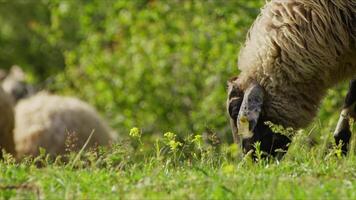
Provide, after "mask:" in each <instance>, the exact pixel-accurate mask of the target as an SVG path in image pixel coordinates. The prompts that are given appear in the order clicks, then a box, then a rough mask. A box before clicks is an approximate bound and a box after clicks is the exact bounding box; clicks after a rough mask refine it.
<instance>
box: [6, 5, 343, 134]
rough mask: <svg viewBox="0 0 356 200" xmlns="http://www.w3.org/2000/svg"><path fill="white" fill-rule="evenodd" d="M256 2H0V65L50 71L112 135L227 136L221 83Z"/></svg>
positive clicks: (39, 77)
mask: <svg viewBox="0 0 356 200" xmlns="http://www.w3.org/2000/svg"><path fill="white" fill-rule="evenodd" d="M263 4H264V0H236V1H230V0H221V1H220V0H219V1H213V0H194V1H193V0H191V1H188V0H187V1H180V0H169V1H155V0H133V1H131V0H117V1H114V0H91V1H86V0H76V1H71V0H36V1H21V0H17V1H6V0H5V1H4V0H0V44H1V47H2V48H1V49H0V66H2V67H5V68H8V67H9V66H11V65H12V64H19V65H21V66H23V67H24V68H25V69H26V70H27V71H28V72H29V73H30V74H31V75H32V77H33V80H34V81H35V82H36V81H37V82H39V83H41V82H42V81H44V80H45V79H48V78H49V77H51V78H52V79H53V81H52V82H51V84H49V85H47V88H49V89H51V90H54V91H57V92H60V93H64V94H71V95H75V96H78V97H80V98H82V99H84V100H86V101H88V102H90V103H91V104H93V105H95V106H96V107H97V108H98V109H99V110H100V111H101V112H102V113H103V114H104V115H105V116H106V117H107V118H108V119H109V120H110V123H111V125H112V126H113V127H114V128H115V129H117V130H118V132H125V133H128V130H129V129H130V128H131V127H133V126H137V127H141V128H142V129H143V130H144V132H145V133H161V131H162V132H165V131H174V132H176V133H180V134H186V133H191V132H203V131H207V130H212V131H214V132H217V133H220V134H226V133H230V129H229V125H228V123H227V116H226V114H225V96H226V92H225V90H226V80H227V79H228V78H229V77H231V76H233V75H236V74H237V73H238V72H237V66H236V60H237V55H238V51H239V46H240V45H241V43H243V41H244V38H245V35H246V32H247V30H248V28H249V26H250V25H251V23H252V22H253V20H254V18H255V17H256V16H257V14H258V13H259V9H260V7H262V6H263ZM336 96H338V95H336ZM340 102H341V98H339V97H338V98H336V102H334V103H332V102H331V103H330V102H326V103H325V104H326V105H330V106H335V105H336V104H337V105H339V104H340ZM328 114H329V113H328V112H327V111H325V112H324V113H321V115H328ZM228 135H230V134H228Z"/></svg>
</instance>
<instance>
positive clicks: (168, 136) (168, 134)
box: [164, 132, 176, 140]
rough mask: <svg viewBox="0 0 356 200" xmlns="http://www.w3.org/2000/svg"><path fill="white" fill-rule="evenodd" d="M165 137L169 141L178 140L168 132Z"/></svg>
mask: <svg viewBox="0 0 356 200" xmlns="http://www.w3.org/2000/svg"><path fill="white" fill-rule="evenodd" d="M164 137H165V138H167V139H168V140H174V139H175V138H176V134H174V133H172V132H167V133H165V134H164Z"/></svg>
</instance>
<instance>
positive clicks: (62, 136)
mask: <svg viewBox="0 0 356 200" xmlns="http://www.w3.org/2000/svg"><path fill="white" fill-rule="evenodd" d="M92 131H94V134H93V136H92V138H91V140H90V142H89V146H91V147H93V146H95V145H107V144H109V143H110V142H113V141H114V140H115V135H114V134H113V132H112V131H111V130H110V128H109V127H108V126H107V124H106V123H105V121H104V120H103V119H102V118H101V117H100V116H99V114H98V113H97V112H96V111H95V110H94V108H92V107H91V106H89V105H88V104H86V103H84V102H82V101H80V100H78V99H75V98H71V97H61V96H56V95H50V94H47V93H44V92H41V93H39V94H37V95H35V96H33V97H30V98H27V99H24V100H21V101H20V102H19V103H18V104H17V105H16V108H15V131H14V138H15V143H16V151H17V154H18V157H22V156H23V155H37V154H38V149H39V147H42V148H44V149H46V151H47V153H50V154H52V155H58V154H63V153H65V149H66V145H65V143H66V140H67V138H68V134H72V133H74V134H75V135H74V137H75V138H76V139H75V138H74V144H75V145H76V146H77V148H81V147H82V146H83V145H84V143H85V142H86V140H87V139H88V137H89V135H90V134H91V132H92ZM72 139H73V138H72ZM72 142H73V141H72Z"/></svg>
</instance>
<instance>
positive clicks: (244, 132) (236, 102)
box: [227, 77, 290, 156]
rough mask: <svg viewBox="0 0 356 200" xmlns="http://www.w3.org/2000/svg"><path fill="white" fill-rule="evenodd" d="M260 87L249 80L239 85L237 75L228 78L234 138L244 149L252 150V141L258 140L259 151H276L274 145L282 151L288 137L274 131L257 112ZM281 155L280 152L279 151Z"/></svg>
mask: <svg viewBox="0 0 356 200" xmlns="http://www.w3.org/2000/svg"><path fill="white" fill-rule="evenodd" d="M263 96H264V90H263V88H262V87H261V86H259V84H257V83H251V84H250V85H249V86H248V87H246V89H243V87H241V86H240V85H239V83H238V77H234V78H232V79H230V80H229V81H228V99H227V111H228V113H229V116H230V125H231V129H232V134H233V137H234V142H235V143H238V144H241V146H242V148H243V150H244V152H246V153H247V152H249V151H251V150H252V151H254V145H255V143H256V142H260V149H261V151H263V152H265V153H267V154H270V155H273V156H275V155H277V154H280V153H278V152H276V150H277V149H281V150H283V151H282V152H285V151H286V150H287V149H288V144H289V143H290V139H289V138H288V137H286V136H284V135H281V134H278V133H274V132H273V131H272V130H271V129H270V127H269V126H268V125H266V124H265V122H266V121H269V120H268V119H266V118H265V117H264V115H263V114H262V113H261V111H262V107H263ZM282 155H283V153H282Z"/></svg>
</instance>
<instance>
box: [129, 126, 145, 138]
mask: <svg viewBox="0 0 356 200" xmlns="http://www.w3.org/2000/svg"><path fill="white" fill-rule="evenodd" d="M129 135H130V136H131V137H133V138H140V137H141V135H142V133H141V130H140V129H138V128H136V127H134V128H132V129H131V130H130V133H129Z"/></svg>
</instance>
